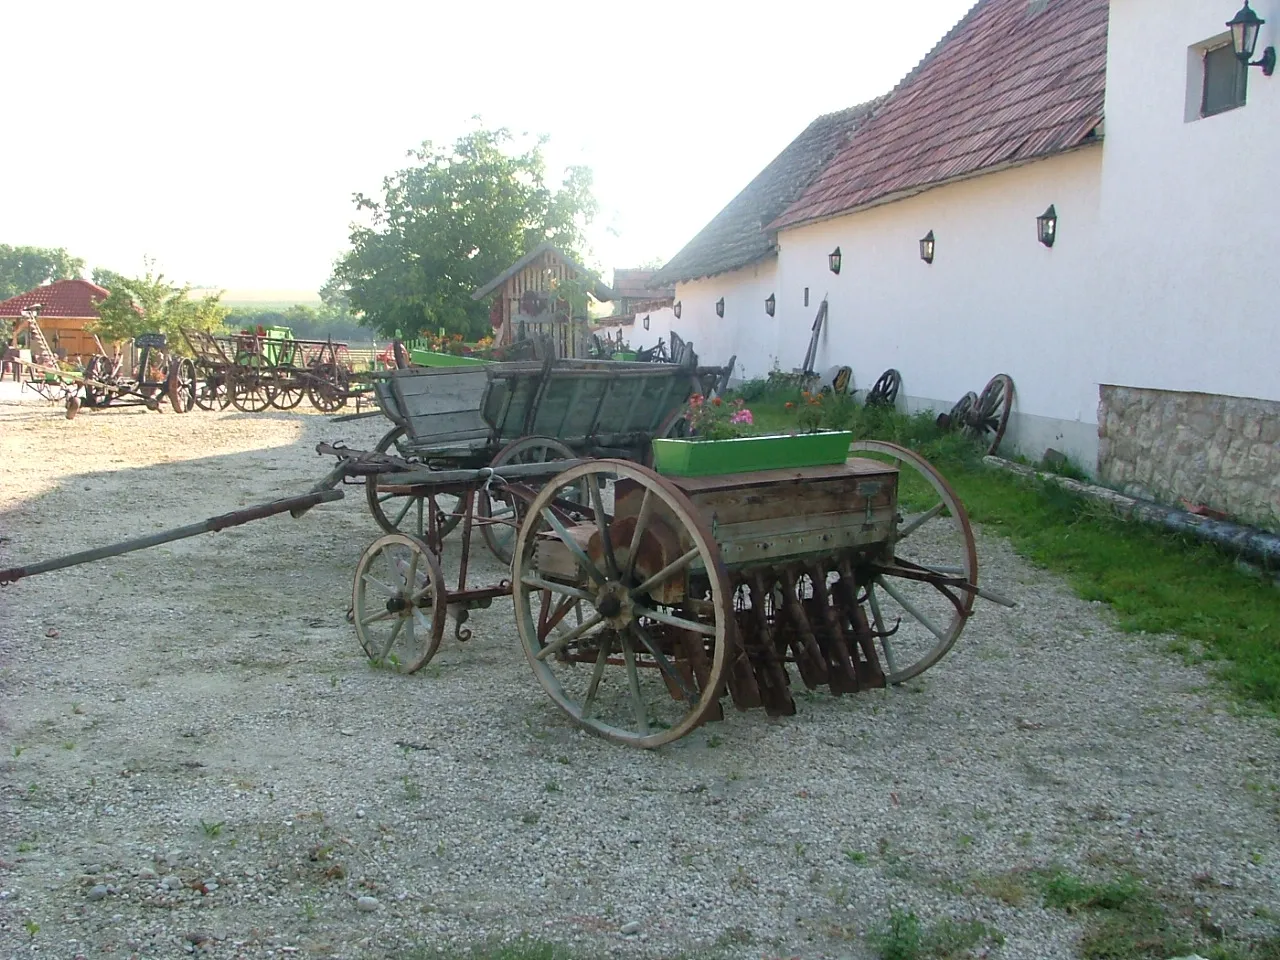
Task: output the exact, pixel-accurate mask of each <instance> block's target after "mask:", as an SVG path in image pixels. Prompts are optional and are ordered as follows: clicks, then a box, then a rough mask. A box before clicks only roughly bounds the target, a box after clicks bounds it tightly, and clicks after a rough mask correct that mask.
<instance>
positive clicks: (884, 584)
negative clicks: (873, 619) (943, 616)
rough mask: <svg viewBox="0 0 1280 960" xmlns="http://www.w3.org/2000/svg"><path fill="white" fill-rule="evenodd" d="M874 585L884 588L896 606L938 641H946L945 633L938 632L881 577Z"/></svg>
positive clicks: (934, 626)
mask: <svg viewBox="0 0 1280 960" xmlns="http://www.w3.org/2000/svg"><path fill="white" fill-rule="evenodd" d="M876 583H878V584H880V586H882V587H884V592H885V593H887V594H889V596H891V597H893V599H894V600H896V601H898V606H900V607H902V609H903V610H905V611H907V613H909V614H911V616H913V617H915V618H916V620H917V621H919V622H920V624H921V625H922V626H923V627H924V628H925V629H926V630H928V631H929V632H930V633H932V634H933V635H934V636H935V637H937V638H938V639H939V640H944V639H946V636H947V635H946V632H945V631H943V630H939V629H938V627H937V625H936V624H935V623H934V622H933V621H932V620H930V619H929V618H928V617H926V616H925V615H924V614H923V613H922V612H921V611H920V610H919V609H918V608H917V607H916V606H915V604H913V603H912V602H911V601H910V600H908V599H907V598H906V597H904V596H903V595H902V594H900V593H899V592H898V591H897V590H895V589H894V588H893V587H891V586H889V584H888V583H887V582H886V581H885V580H884V578H883V577H876Z"/></svg>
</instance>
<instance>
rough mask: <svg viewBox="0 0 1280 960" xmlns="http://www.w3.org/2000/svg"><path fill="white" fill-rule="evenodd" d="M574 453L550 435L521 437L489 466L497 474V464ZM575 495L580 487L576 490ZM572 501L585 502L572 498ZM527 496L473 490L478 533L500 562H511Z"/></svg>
mask: <svg viewBox="0 0 1280 960" xmlns="http://www.w3.org/2000/svg"><path fill="white" fill-rule="evenodd" d="M575 456H576V455H575V454H574V452H573V451H572V450H570V449H569V448H568V447H567V446H565V445H564V444H563V443H561V442H560V441H559V440H557V439H555V438H554V437H521V438H520V439H519V440H513V441H512V442H511V443H509V444H507V445H506V446H505V447H503V448H502V449H501V450H499V451H498V453H497V456H495V457H494V458H493V462H492V463H490V464H489V466H491V467H493V468H494V471H495V472H496V473H497V474H498V475H499V476H501V473H502V471H501V470H500V469H499V468H500V467H502V466H504V465H506V464H513V463H551V462H553V461H556V460H572V459H574V457H575ZM578 493H579V497H580V493H581V491H578ZM576 502H578V503H583V502H585V501H584V500H582V499H580V498H579V499H576ZM526 506H527V500H526V499H525V498H523V497H520V496H519V495H517V494H515V493H512V492H509V491H503V490H492V491H485V490H480V491H478V492H477V494H476V516H477V517H479V518H480V535H481V536H482V537H483V538H484V542H485V545H486V546H487V547H488V548H489V550H490V552H491V553H492V554H493V555H494V556H495V557H497V558H498V560H499V561H501V562H502V563H504V564H509V563H510V562H511V555H512V551H513V550H514V548H515V542H516V531H517V530H518V529H519V526H520V522H521V520H522V519H523V516H524V511H525V507H526Z"/></svg>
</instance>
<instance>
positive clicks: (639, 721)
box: [621, 634, 649, 737]
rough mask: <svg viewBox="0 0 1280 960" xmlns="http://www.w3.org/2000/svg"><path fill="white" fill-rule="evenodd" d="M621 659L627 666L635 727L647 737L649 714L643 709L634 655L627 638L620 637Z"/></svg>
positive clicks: (638, 673) (638, 674) (638, 672)
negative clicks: (634, 713) (634, 714)
mask: <svg viewBox="0 0 1280 960" xmlns="http://www.w3.org/2000/svg"><path fill="white" fill-rule="evenodd" d="M621 639H622V657H623V659H624V660H625V661H626V664H627V685H628V686H630V687H631V704H632V706H634V707H635V711H636V725H637V726H639V727H640V733H641V735H643V736H646V737H647V736H648V735H649V714H648V711H647V710H645V708H644V699H643V698H642V697H641V696H640V671H638V670H637V669H636V654H635V651H634V650H633V649H632V648H631V644H630V643H628V642H627V637H626V635H625V634H624V635H623V636H622V638H621Z"/></svg>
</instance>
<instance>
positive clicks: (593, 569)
mask: <svg viewBox="0 0 1280 960" xmlns="http://www.w3.org/2000/svg"><path fill="white" fill-rule="evenodd" d="M542 516H543V518H544V519H545V520H546V521H547V523H549V524H550V525H551V529H552V530H554V531H555V532H556V535H557V536H558V537H559V538H560V541H561V542H562V543H563V544H564V545H565V547H567V548H568V550H569V552H570V553H571V554H573V556H574V558H575V559H576V560H577V561H578V563H580V564H582V567H583V569H584V570H586V571H587V574H588V575H589V576H590V577H591V579H592V580H594V581H595V582H596V583H598V584H601V585H604V584H605V583H608V582H609V578H608V577H606V576H605V575H604V574H603V573H601V572H600V570H599V568H598V567H597V566H596V565H595V564H594V563H592V562H591V558H590V557H588V556H587V555H586V554H585V553H584V552H583V550H582V548H581V547H580V546H578V542H577V541H576V540H574V539H573V537H571V536H569V531H568V530H566V529H565V526H564V524H563V523H561V522H560V519H559V518H558V517H557V516H556V515H555V514H554V513H552V512H551V508H550V507H543V508H542Z"/></svg>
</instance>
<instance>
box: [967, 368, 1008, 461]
mask: <svg viewBox="0 0 1280 960" xmlns="http://www.w3.org/2000/svg"><path fill="white" fill-rule="evenodd" d="M1012 410H1013V379H1012V378H1011V377H1010V376H1009V375H1008V374H1007V373H997V374H996V375H995V376H994V377H992V378H991V379H990V380H989V381H987V385H986V386H985V387H983V388H982V395H981V396H980V397H978V399H977V402H976V403H975V404H974V405H973V409H972V410H971V411H970V412H969V418H968V424H967V428H966V430H965V432H966V433H967V434H968V435H969V436H971V437H973V438H974V439H975V440H980V441H982V442H983V443H986V444H987V453H989V454H993V453H995V452H996V451H997V450H999V449H1000V441H1001V440H1002V439H1004V431H1005V428H1006V427H1008V426H1009V413H1010V412H1011V411H1012Z"/></svg>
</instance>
